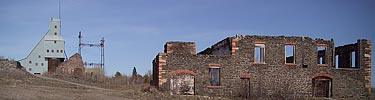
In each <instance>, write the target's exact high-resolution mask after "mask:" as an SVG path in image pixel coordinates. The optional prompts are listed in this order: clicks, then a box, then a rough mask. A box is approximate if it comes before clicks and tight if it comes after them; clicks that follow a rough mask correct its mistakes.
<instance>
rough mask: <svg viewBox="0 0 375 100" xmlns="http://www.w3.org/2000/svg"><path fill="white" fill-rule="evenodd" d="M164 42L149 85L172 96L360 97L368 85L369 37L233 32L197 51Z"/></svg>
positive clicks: (190, 44)
mask: <svg viewBox="0 0 375 100" xmlns="http://www.w3.org/2000/svg"><path fill="white" fill-rule="evenodd" d="M195 46H196V44H195V43H194V42H167V43H166V44H165V46H164V52H163V53H159V54H158V55H157V56H156V58H155V59H154V60H153V81H152V84H153V85H154V86H156V87H157V88H158V89H159V90H160V91H168V92H170V93H171V94H172V95H206V96H223V97H244V98H264V97H275V98H304V97H335V98H344V97H350V98H360V97H365V96H366V95H368V93H369V91H370V89H371V85H370V83H371V78H370V75H371V41H370V40H365V39H359V40H357V43H354V44H348V45H344V46H339V47H335V45H334V42H333V39H331V40H323V39H312V38H309V37H295V36H290V37H287V36H253V35H246V36H243V35H236V36H234V37H228V38H226V39H224V40H222V41H220V42H218V43H216V44H214V45H213V46H211V47H210V48H207V49H205V50H204V51H202V52H200V53H198V54H197V53H196V47H195Z"/></svg>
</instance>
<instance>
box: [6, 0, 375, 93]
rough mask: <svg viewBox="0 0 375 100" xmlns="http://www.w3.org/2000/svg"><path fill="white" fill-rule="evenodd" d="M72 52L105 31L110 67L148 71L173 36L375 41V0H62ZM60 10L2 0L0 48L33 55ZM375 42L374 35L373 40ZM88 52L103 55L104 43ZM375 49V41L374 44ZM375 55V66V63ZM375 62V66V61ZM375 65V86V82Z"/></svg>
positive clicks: (45, 0) (203, 42) (202, 41)
mask: <svg viewBox="0 0 375 100" xmlns="http://www.w3.org/2000/svg"><path fill="white" fill-rule="evenodd" d="M60 2H61V6H60V18H61V21H62V22H61V25H62V26H61V29H62V36H63V38H64V40H65V51H66V53H67V56H68V57H69V56H71V55H73V54H74V53H77V52H78V32H80V31H81V32H82V34H83V42H85V43H99V40H100V39H101V38H102V37H104V38H105V71H106V75H107V76H112V75H114V73H115V72H116V71H119V72H121V73H123V74H125V75H130V74H131V72H132V69H133V67H136V68H137V72H138V73H140V74H142V75H143V74H145V73H147V72H148V71H151V70H152V69H151V68H152V60H153V59H154V58H155V56H156V55H157V53H159V52H163V49H164V44H165V42H167V41H187V42H196V45H197V52H199V51H202V50H204V49H205V48H207V47H210V46H211V45H213V44H215V43H217V42H219V41H221V40H222V39H224V38H226V37H231V36H235V34H243V35H271V36H280V35H284V36H308V37H311V38H323V39H331V38H333V39H334V41H335V45H336V46H340V45H344V44H349V43H355V42H356V40H357V39H369V40H372V41H375V1H374V0H157V1H154V0H61V1H60ZM51 17H59V1H58V0H0V34H1V35H0V56H4V57H7V58H12V59H15V60H20V59H22V58H24V57H26V56H27V55H28V54H29V53H30V52H31V50H32V48H33V47H34V46H35V45H36V44H37V42H38V41H39V40H40V38H42V36H43V35H44V34H45V33H46V32H47V31H48V28H49V21H50V18H51ZM372 47H375V46H374V43H373V45H372ZM82 52H83V53H82V56H83V59H84V60H85V61H87V62H100V49H99V48H95V47H92V48H90V47H85V48H83V50H82ZM372 52H374V48H373V51H372ZM374 59H375V58H374V55H372V62H373V63H372V66H374V62H375V61H374ZM373 68H374V67H373ZM374 73H375V70H374V69H373V73H372V76H373V77H372V80H374V81H372V83H373V85H372V86H375V84H374V83H375V77H374V76H375V74H374Z"/></svg>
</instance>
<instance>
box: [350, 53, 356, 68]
mask: <svg viewBox="0 0 375 100" xmlns="http://www.w3.org/2000/svg"><path fill="white" fill-rule="evenodd" d="M350 60H351V67H356V66H355V52H354V51H353V52H352V55H351V59H350Z"/></svg>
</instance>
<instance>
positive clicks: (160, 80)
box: [157, 53, 167, 87]
mask: <svg viewBox="0 0 375 100" xmlns="http://www.w3.org/2000/svg"><path fill="white" fill-rule="evenodd" d="M157 57H158V59H157V60H158V61H157V64H158V70H159V72H158V87H161V86H162V85H163V84H164V83H166V82H167V79H166V78H163V75H164V74H166V70H164V69H163V67H164V66H166V65H167V58H166V57H167V54H166V53H159V54H158V56H157Z"/></svg>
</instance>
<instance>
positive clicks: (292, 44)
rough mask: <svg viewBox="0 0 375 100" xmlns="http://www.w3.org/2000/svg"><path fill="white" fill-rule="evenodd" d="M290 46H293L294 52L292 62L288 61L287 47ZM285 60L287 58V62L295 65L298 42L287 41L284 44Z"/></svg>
mask: <svg viewBox="0 0 375 100" xmlns="http://www.w3.org/2000/svg"><path fill="white" fill-rule="evenodd" d="M288 46H291V47H292V54H293V62H292V63H289V62H287V47H288ZM284 51H285V52H284V53H285V54H284V60H285V64H287V65H295V64H296V44H295V43H287V44H285V46H284Z"/></svg>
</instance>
